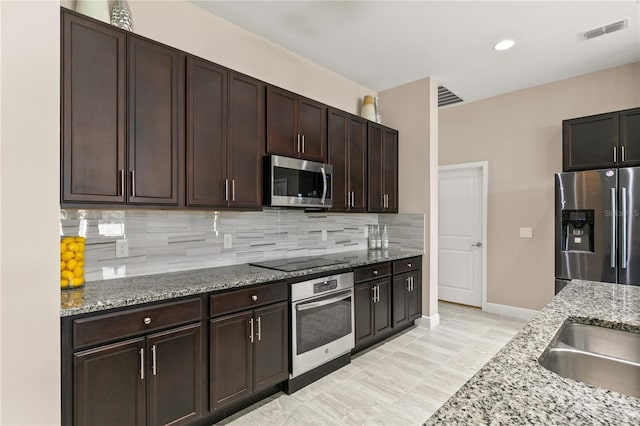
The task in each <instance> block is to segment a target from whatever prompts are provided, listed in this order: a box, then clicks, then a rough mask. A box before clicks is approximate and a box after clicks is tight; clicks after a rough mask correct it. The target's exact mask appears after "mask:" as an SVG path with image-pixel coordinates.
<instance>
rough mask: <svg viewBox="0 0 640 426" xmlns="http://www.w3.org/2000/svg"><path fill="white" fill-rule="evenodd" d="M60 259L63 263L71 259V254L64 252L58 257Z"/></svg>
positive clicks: (70, 252)
mask: <svg viewBox="0 0 640 426" xmlns="http://www.w3.org/2000/svg"><path fill="white" fill-rule="evenodd" d="M60 259H61V260H64V261H65V262H66V261H67V260H69V259H73V252H72V251H65V252H64V253H62V255H60Z"/></svg>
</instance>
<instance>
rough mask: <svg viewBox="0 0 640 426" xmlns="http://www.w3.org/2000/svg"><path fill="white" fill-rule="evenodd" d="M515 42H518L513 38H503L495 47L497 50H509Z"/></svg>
mask: <svg viewBox="0 0 640 426" xmlns="http://www.w3.org/2000/svg"><path fill="white" fill-rule="evenodd" d="M514 44H516V42H515V41H513V40H502V41H500V42H498V43H496V45H495V46H493V48H494V49H495V50H507V49H511V48H512V47H513V45H514Z"/></svg>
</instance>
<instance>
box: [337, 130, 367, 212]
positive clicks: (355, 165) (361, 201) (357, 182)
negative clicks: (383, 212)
mask: <svg viewBox="0 0 640 426" xmlns="http://www.w3.org/2000/svg"><path fill="white" fill-rule="evenodd" d="M348 131H349V133H348V139H347V140H348V143H349V148H348V149H349V163H348V167H347V169H348V172H349V181H348V182H349V185H348V188H349V190H350V191H351V192H352V193H353V205H352V206H351V208H350V209H349V210H350V211H352V212H366V211H367V123H366V121H365V120H364V119H361V118H357V117H349V129H348ZM334 170H335V168H334Z"/></svg>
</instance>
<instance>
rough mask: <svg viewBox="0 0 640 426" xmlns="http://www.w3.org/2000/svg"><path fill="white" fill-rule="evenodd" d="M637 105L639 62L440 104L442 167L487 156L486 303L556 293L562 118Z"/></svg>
mask: <svg viewBox="0 0 640 426" xmlns="http://www.w3.org/2000/svg"><path fill="white" fill-rule="evenodd" d="M638 106H640V63H639V62H636V63H634V64H629V65H624V66H621V67H616V68H611V69H608V70H604V71H600V72H595V73H590V74H585V75H582V76H578V77H573V78H569V79H566V80H560V81H556V82H553V83H549V84H544V85H541V86H537V87H531V88H528V89H524V90H519V91H516V92H512V93H507V94H505V95H500V96H495V97H493V98H488V99H483V100H480V101H476V102H470V103H466V104H460V105H455V106H451V107H447V108H442V109H441V111H440V164H442V165H444V164H457V163H466V162H473V161H482V160H487V161H489V200H488V201H489V206H488V213H489V217H488V235H487V237H488V240H489V241H488V247H489V251H488V267H487V269H488V270H487V273H488V276H487V302H489V303H496V304H499V305H507V306H515V307H518V308H525V309H534V310H537V309H540V308H542V307H543V306H544V305H545V304H546V303H547V302H549V300H550V299H551V298H552V297H553V295H554V247H553V244H554V243H553V238H554V237H553V236H554V203H555V198H554V180H553V179H554V178H553V175H554V173H557V172H560V171H562V120H564V119H568V118H574V117H582V116H585V115H591V114H599V113H603V112H609V111H615V110H620V109H625V108H632V107H638ZM519 227H531V228H533V238H531V239H522V238H520V237H519Z"/></svg>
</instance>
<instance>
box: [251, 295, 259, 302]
mask: <svg viewBox="0 0 640 426" xmlns="http://www.w3.org/2000/svg"><path fill="white" fill-rule="evenodd" d="M251 300H253V301H254V302H255V301H257V300H258V296H256V295H255V294H254V295H253V296H251Z"/></svg>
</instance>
